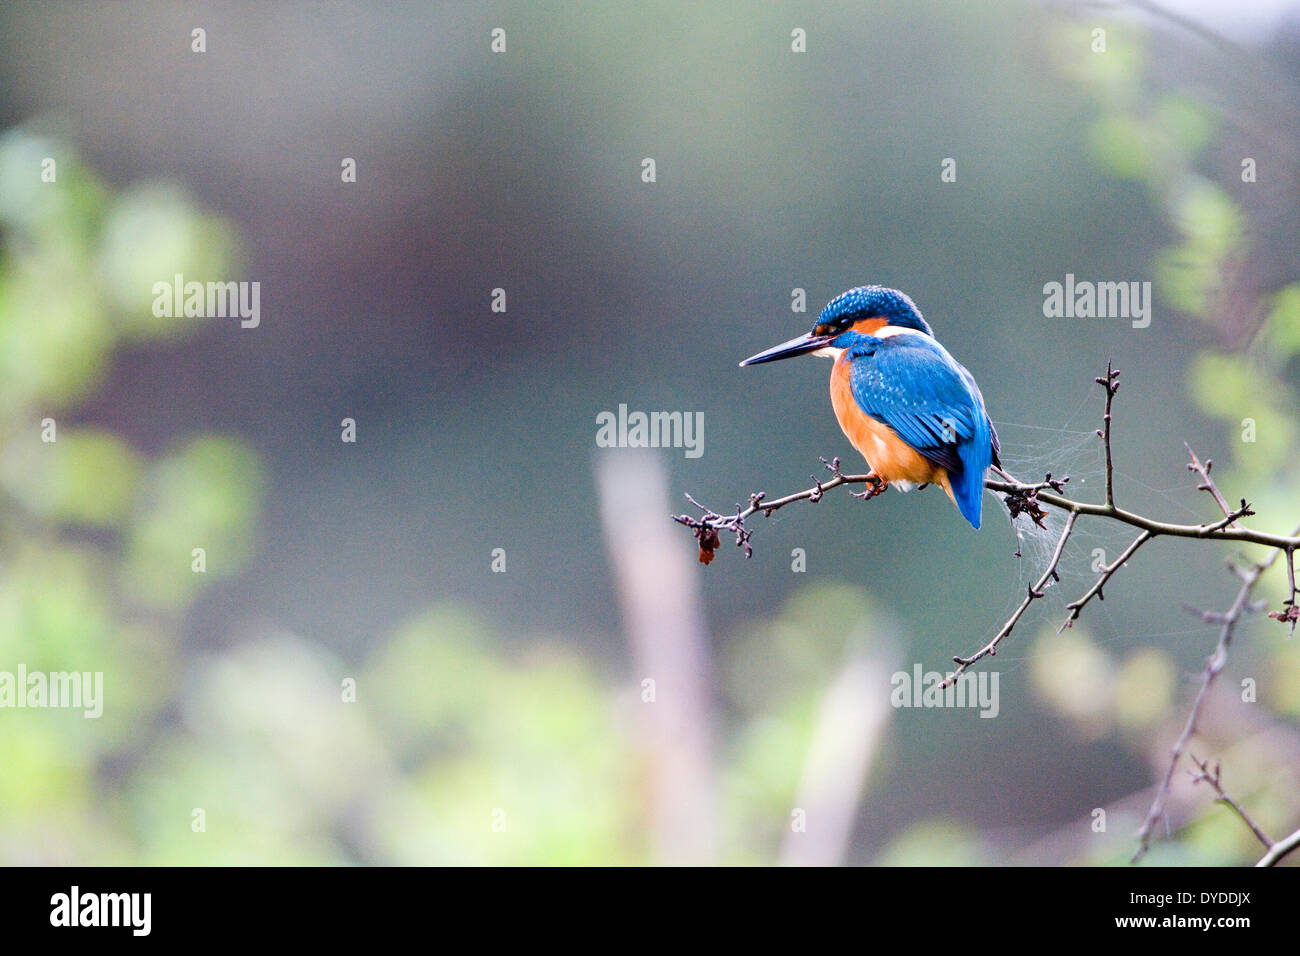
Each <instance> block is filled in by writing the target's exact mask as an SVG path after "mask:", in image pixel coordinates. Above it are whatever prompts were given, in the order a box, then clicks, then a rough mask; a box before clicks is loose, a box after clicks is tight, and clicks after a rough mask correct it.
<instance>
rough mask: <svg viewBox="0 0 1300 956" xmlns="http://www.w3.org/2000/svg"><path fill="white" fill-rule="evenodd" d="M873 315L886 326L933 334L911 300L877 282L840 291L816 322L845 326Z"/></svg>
mask: <svg viewBox="0 0 1300 956" xmlns="http://www.w3.org/2000/svg"><path fill="white" fill-rule="evenodd" d="M876 316H879V317H881V318H883V319H887V320H888V321H889V324H890V325H894V326H898V327H900V328H904V329H916V330H917V331H918V332H924V333H925V334H926V335H929V336H931V337H933V336H934V332H933V330H931V328H930V325H929V323H927V322H926V321H925V319H923V318H921V310H920V309H918V308H917V307H916V303H915V302H913V301H912V300H911V299H909V298H908V297H907V296H906V295H905V294H904V293H902V292H899V291H898V290H897V289H886V288H885V287H884V286H881V285H862V286H858V287H857V288H856V289H850V290H849V291H848V292H841V293H840V294H839V295H837V296H836V297H835V298H833V299H831V301H830V302H829V303H827V305H826V308H824V309H822V312H821V315H819V316H818V317H817V324H818V325H838V326H841V327H845V328H847V327H848V326H850V325H852V324H853V323H854V322H857V321H859V320H861V319H870V318H875V317H876Z"/></svg>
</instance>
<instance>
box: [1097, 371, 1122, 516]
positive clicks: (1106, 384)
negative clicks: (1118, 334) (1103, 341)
mask: <svg viewBox="0 0 1300 956" xmlns="http://www.w3.org/2000/svg"><path fill="white" fill-rule="evenodd" d="M1094 381H1095V382H1096V383H1097V384H1098V385H1100V386H1101V387H1102V388H1104V389H1105V390H1106V412H1105V414H1104V415H1102V416H1101V422H1102V425H1101V428H1100V429H1098V431H1097V436H1098V437H1099V438H1100V439H1101V441H1102V444H1103V445H1105V446H1106V504H1107V505H1109V506H1110V507H1112V508H1114V507H1115V463H1114V456H1113V455H1112V454H1111V449H1110V420H1111V415H1110V407H1111V405H1112V404H1113V403H1114V401H1115V393H1116V392H1118V391H1119V372H1118V371H1117V370H1116V369H1114V368H1112V367H1111V363H1110V362H1107V363H1106V377H1105V378H1097V379H1094Z"/></svg>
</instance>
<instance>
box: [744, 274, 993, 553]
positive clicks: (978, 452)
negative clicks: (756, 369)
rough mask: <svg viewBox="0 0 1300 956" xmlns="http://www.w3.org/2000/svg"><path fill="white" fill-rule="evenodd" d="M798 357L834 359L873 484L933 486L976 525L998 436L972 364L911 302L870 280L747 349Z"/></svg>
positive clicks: (840, 395)
mask: <svg viewBox="0 0 1300 956" xmlns="http://www.w3.org/2000/svg"><path fill="white" fill-rule="evenodd" d="M795 355H823V356H828V357H830V358H833V359H834V360H835V365H834V367H833V368H832V369H831V405H832V406H833V407H834V409H835V417H836V418H837V419H838V420H839V423H840V428H842V429H843V430H844V434H845V436H846V437H847V438H848V440H849V441H850V442H852V443H853V447H854V448H856V449H857V450H858V451H859V452H861V453H862V456H863V457H864V458H866V459H867V464H868V465H869V466H870V468H871V472H870V477H871V479H872V490H871V491H870V492H868V493H867V494H866V495H865V496H864V497H871V496H872V495H876V494H880V493H881V492H882V491H884V490H885V489H886V488H887V487H888V486H889V485H890V484H894V485H897V486H898V487H899V489H900V490H902V491H910V490H911V489H912V488H913V487H916V486H918V485H919V486H922V487H924V486H925V485H927V484H931V483H933V484H936V485H938V486H939V487H941V488H942V489H943V490H944V491H946V492H947V493H948V497H949V498H951V499H952V501H953V504H955V505H956V506H957V510H959V511H960V512H961V513H962V516H963V517H964V518H965V519H966V520H967V521H969V522H970V523H971V525H972V526H973V527H975V528H978V527H979V526H980V505H981V501H982V498H983V491H984V472H985V471H986V470H987V469H988V467H989V465H991V464H992V465H999V466H1000V464H1001V462H1000V461H999V460H998V436H997V432H995V431H994V430H993V423H992V422H991V421H989V416H988V412H987V411H985V408H984V396H982V395H981V394H980V390H979V386H978V385H976V384H975V379H974V377H973V376H972V375H971V373H970V372H968V371H966V369H965V368H963V367H962V366H961V365H959V364H958V363H957V361H956V359H954V358H953V357H952V356H951V355H949V354H948V350H947V349H945V348H944V347H943V346H942V345H940V344H939V343H938V341H936V340H935V337H934V332H933V331H931V329H930V326H929V324H928V323H927V322H926V321H925V319H923V318H921V313H920V311H919V310H918V309H917V307H916V305H915V303H913V302H912V300H911V299H909V298H908V297H907V296H906V295H904V294H903V293H902V292H899V291H897V290H896V289H886V288H884V287H882V286H876V285H866V286H861V287H859V288H856V289H850V290H849V291H848V292H844V293H841V294H840V295H837V296H836V297H835V298H834V299H832V300H831V301H830V303H829V304H828V305H827V306H826V308H824V309H822V312H821V315H819V316H818V317H817V323H816V324H815V325H814V326H813V329H812V331H811V332H809V333H808V334H807V335H803V336H800V337H799V338H797V339H791V340H790V341H789V342H782V343H781V344H780V345H777V346H775V347H773V348H770V349H768V350H767V351H765V352H759V353H758V354H757V355H753V356H750V357H749V358H747V359H745V361H743V362H741V363H740V364H741V365H758V364H759V363H761V362H773V361H775V360H777V359H783V358H791V357H793V356H795Z"/></svg>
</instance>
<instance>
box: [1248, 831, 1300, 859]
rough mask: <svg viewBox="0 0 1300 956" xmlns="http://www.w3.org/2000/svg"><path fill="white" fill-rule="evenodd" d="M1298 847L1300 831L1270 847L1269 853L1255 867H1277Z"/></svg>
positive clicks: (1299, 844)
mask: <svg viewBox="0 0 1300 956" xmlns="http://www.w3.org/2000/svg"><path fill="white" fill-rule="evenodd" d="M1298 846H1300V830H1296V831H1295V832H1294V833H1292V834H1290V835H1288V836H1284V837H1283V838H1282V839H1280V840H1278V841H1277V842H1276V843H1274V844H1273V845H1272V846H1271V847H1269V849H1268V852H1267V853H1265V854H1264V855H1263V856H1262V857H1260V859H1259V862H1258V863H1256V864H1255V865H1256V866H1277V865H1278V863H1280V862H1282V858H1283V857H1285V856H1286V855H1287V854H1288V853H1290V852H1291V851H1292V850H1294V849H1295V848H1296V847H1298Z"/></svg>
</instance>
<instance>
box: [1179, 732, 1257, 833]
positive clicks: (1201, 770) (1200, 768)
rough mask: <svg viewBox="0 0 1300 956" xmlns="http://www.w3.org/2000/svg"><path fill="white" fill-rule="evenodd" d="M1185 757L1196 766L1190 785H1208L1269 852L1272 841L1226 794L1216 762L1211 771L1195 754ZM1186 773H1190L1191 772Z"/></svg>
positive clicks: (1238, 804) (1205, 762) (1204, 761)
mask: <svg viewBox="0 0 1300 956" xmlns="http://www.w3.org/2000/svg"><path fill="white" fill-rule="evenodd" d="M1187 756H1188V757H1190V758H1191V761H1192V763H1194V764H1196V772H1195V773H1192V783H1208V784H1209V785H1210V786H1211V787H1212V788H1213V789H1214V792H1215V793H1217V794H1218V795H1219V802H1220V803H1226V804H1227V805H1228V806H1230V807H1232V809H1233V810H1234V811H1235V812H1236V814H1237V816H1239V817H1241V820H1242V822H1243V823H1245V824H1246V826H1248V827H1250V832H1251V833H1253V834H1255V837H1256V839H1258V840H1259V842H1260V843H1262V844H1264V849H1265V850H1271V849H1272V848H1273V841H1272V840H1270V839H1269V838H1268V835H1267V834H1266V833H1265V832H1264V831H1263V830H1261V829H1260V828H1259V825H1258V824H1257V823H1256V822H1255V821H1254V820H1252V819H1251V818H1250V814H1249V813H1247V812H1246V811H1245V809H1244V808H1243V807H1242V805H1241V804H1240V803H1238V802H1237V801H1236V800H1234V799H1233V798H1232V797H1231V796H1230V795H1229V794H1228V792H1227V791H1226V790H1224V789H1223V782H1222V780H1221V777H1220V774H1221V771H1220V769H1219V764H1218V761H1215V764H1214V768H1213V769H1211V768H1210V762H1209V761H1208V760H1198V759H1197V758H1196V754H1193V753H1189V754H1188V755H1187ZM1188 772H1189V773H1191V771H1188Z"/></svg>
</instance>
